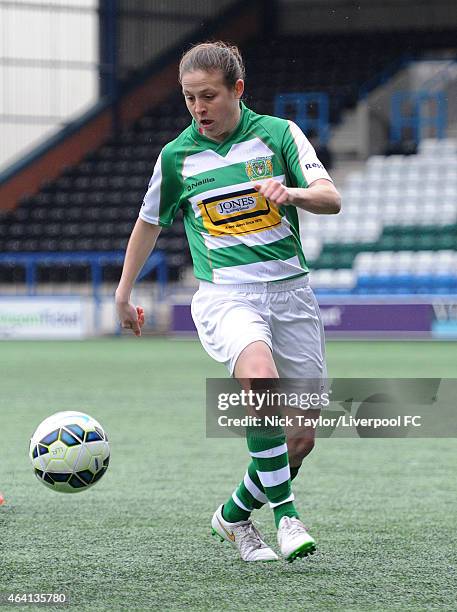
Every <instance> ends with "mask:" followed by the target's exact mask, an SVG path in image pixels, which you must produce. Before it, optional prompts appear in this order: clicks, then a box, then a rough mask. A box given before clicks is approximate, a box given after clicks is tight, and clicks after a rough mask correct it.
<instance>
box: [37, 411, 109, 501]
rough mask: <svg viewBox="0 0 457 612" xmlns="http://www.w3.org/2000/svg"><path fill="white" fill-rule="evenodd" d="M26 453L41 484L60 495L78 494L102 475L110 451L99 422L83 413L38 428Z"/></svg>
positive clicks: (62, 415) (63, 415) (50, 420)
mask: <svg viewBox="0 0 457 612" xmlns="http://www.w3.org/2000/svg"><path fill="white" fill-rule="evenodd" d="M29 454H30V460H31V462H32V466H33V469H34V471H35V475H36V477H37V478H38V480H39V481H40V482H42V483H43V484H44V485H46V486H47V487H49V488H50V489H54V491H59V492H60V493H77V492H78V491H85V490H86V489H88V488H89V487H91V486H92V485H94V484H95V483H96V482H98V481H99V480H100V478H101V477H102V476H103V475H104V473H105V472H106V470H107V469H108V465H109V458H110V448H109V443H108V437H107V435H106V432H105V431H104V429H103V427H102V426H101V425H100V423H99V422H98V421H96V420H95V419H94V418H92V417H91V416H89V415H88V414H84V413H83V412H73V411H66V412H57V413H56V414H53V415H52V416H50V417H48V418H47V419H45V420H44V421H43V422H42V423H40V425H38V427H37V429H36V431H35V433H34V434H33V436H32V438H31V440H30V451H29Z"/></svg>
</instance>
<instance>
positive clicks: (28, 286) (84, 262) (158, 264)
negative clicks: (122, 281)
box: [0, 251, 168, 329]
mask: <svg viewBox="0 0 457 612" xmlns="http://www.w3.org/2000/svg"><path fill="white" fill-rule="evenodd" d="M124 257H125V252H124V251H86V252H84V251H74V252H68V253H51V252H40V253H24V252H22V253H2V254H0V266H1V265H6V266H23V267H24V269H25V291H26V295H28V296H37V295H39V293H40V292H39V283H38V280H37V278H38V277H37V269H38V266H40V265H41V266H43V265H56V264H57V265H80V266H88V267H89V269H90V277H91V283H92V298H93V300H94V303H95V328H96V329H97V328H98V326H99V318H100V305H101V301H102V283H103V269H104V267H105V266H109V265H116V266H121V265H122V263H123V261H124ZM153 270H156V271H157V288H158V295H157V298H158V300H159V301H162V300H163V299H164V297H165V288H166V285H167V281H168V266H167V261H166V257H165V255H164V254H163V253H162V252H161V251H156V252H154V253H152V254H151V255H150V256H149V257H148V259H147V261H146V263H145V264H144V266H143V268H142V270H141V272H140V274H139V276H138V279H137V280H138V281H140V280H142V279H143V278H145V277H146V276H147V275H148V274H150V273H151V272H152V271H153Z"/></svg>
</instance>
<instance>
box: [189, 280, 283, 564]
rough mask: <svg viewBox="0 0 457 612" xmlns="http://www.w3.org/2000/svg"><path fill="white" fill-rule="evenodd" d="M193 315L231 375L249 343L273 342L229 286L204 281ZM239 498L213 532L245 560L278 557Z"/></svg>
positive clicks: (217, 514)
mask: <svg viewBox="0 0 457 612" xmlns="http://www.w3.org/2000/svg"><path fill="white" fill-rule="evenodd" d="M254 301H255V300H254ZM192 316H193V319H194V321H195V324H196V327H197V331H198V334H199V337H200V340H201V342H202V345H203V347H204V348H205V350H206V351H207V353H208V354H209V355H210V356H211V357H213V358H214V359H215V360H216V361H219V362H222V363H225V364H226V366H227V368H228V369H229V372H230V374H233V370H234V367H235V363H236V361H237V359H238V357H239V355H240V354H241V352H242V351H243V350H244V348H246V346H247V345H250V344H252V343H255V342H259V341H261V342H262V343H263V344H264V345H265V346H269V345H271V336H270V332H269V329H268V325H267V324H266V322H265V320H264V319H263V318H262V316H261V314H260V313H259V312H258V309H257V308H256V306H255V304H253V303H252V300H249V299H247V297H245V296H243V295H238V294H237V292H234V291H230V290H229V289H228V288H227V289H225V291H221V288H220V287H217V286H216V287H214V286H209V285H205V284H203V285H202V287H201V288H200V290H199V291H198V292H197V294H196V295H195V296H194V299H193V301H192ZM270 353H271V351H270ZM235 500H236V498H233V497H231V498H230V500H229V501H228V503H229V504H231V505H232V507H231V513H229V517H228V518H229V519H230V520H227V517H225V516H223V514H222V511H223V509H224V506H223V505H222V504H221V505H220V506H219V508H218V509H217V510H216V512H215V513H214V515H213V518H212V521H211V526H212V531H213V535H219V536H220V538H221V539H222V540H226V541H228V542H231V543H232V544H234V545H235V546H236V547H237V548H238V550H239V552H240V555H241V558H242V559H243V560H244V561H274V560H277V559H278V557H277V555H276V553H275V552H274V551H273V550H272V549H271V548H270V547H268V546H267V545H266V544H265V542H264V540H263V537H262V535H261V534H260V533H259V531H258V529H257V528H256V527H255V526H254V524H253V523H252V521H251V520H250V511H251V509H252V508H251V507H250V506H249V507H248V506H247V505H243V503H242V502H241V501H240V500H239V499H238V500H236V501H235ZM247 503H249V502H247ZM226 505H227V504H226ZM243 506H244V507H243Z"/></svg>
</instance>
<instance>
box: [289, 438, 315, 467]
mask: <svg viewBox="0 0 457 612" xmlns="http://www.w3.org/2000/svg"><path fill="white" fill-rule="evenodd" d="M287 448H288V451H289V463H290V465H293V466H297V465H300V463H301V462H302V461H303V459H304V458H305V457H306V456H307V455H309V454H310V452H311V451H312V450H313V448H314V437H309V438H308V437H306V438H293V439H292V440H288V441H287Z"/></svg>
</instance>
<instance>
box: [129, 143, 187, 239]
mask: <svg viewBox="0 0 457 612" xmlns="http://www.w3.org/2000/svg"><path fill="white" fill-rule="evenodd" d="M179 186H180V181H179V180H178V177H177V173H176V170H175V169H174V167H173V163H172V159H171V158H170V156H169V155H167V153H166V151H165V149H163V150H162V151H161V153H160V155H159V157H158V158H157V162H156V164H155V166H154V172H153V173H152V177H151V180H150V181H149V185H148V190H147V192H146V195H145V196H144V199H143V204H142V205H141V209H140V213H139V217H140V219H142V220H143V221H146V222H147V223H152V224H153V225H161V226H164V227H167V226H169V225H171V224H172V223H173V220H174V218H175V216H176V213H177V212H178V209H179V207H180V197H181V190H180V188H179Z"/></svg>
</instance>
